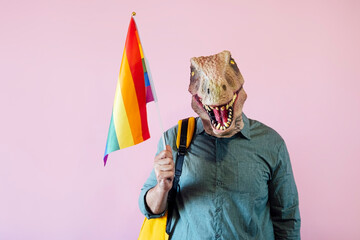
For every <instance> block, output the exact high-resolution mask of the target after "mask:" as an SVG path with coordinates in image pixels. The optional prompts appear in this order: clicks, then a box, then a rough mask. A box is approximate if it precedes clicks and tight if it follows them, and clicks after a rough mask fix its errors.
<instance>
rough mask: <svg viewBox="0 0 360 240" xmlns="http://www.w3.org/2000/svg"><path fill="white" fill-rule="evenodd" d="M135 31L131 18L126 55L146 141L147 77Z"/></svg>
mask: <svg viewBox="0 0 360 240" xmlns="http://www.w3.org/2000/svg"><path fill="white" fill-rule="evenodd" d="M135 31H136V25H135V22H134V19H133V18H131V20H130V25H129V30H128V35H127V38H126V44H125V46H126V56H127V59H128V62H129V66H130V71H131V75H132V78H133V80H134V86H135V90H136V96H137V100H138V105H139V110H140V118H141V128H142V136H143V139H144V141H145V140H146V139H148V138H149V137H150V134H149V128H148V124H147V114H146V92H145V78H144V69H143V65H142V60H141V55H140V49H139V43H138V41H137V38H136V33H135ZM135 144H136V143H135Z"/></svg>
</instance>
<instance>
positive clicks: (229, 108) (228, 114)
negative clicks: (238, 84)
mask: <svg viewBox="0 0 360 240" xmlns="http://www.w3.org/2000/svg"><path fill="white" fill-rule="evenodd" d="M239 91H240V90H239ZM239 91H237V92H236V93H234V95H233V97H232V99H231V100H230V101H229V102H227V103H226V104H224V105H206V104H203V103H202V101H201V99H200V98H199V97H198V96H197V95H196V96H195V98H196V100H197V101H198V102H199V103H201V105H202V107H203V108H204V109H205V111H206V112H207V114H208V116H209V118H210V122H211V125H212V127H213V128H214V129H216V130H220V131H221V130H223V131H224V130H226V129H228V128H229V127H230V126H231V123H232V122H233V116H234V102H235V100H236V98H237V96H238V93H239Z"/></svg>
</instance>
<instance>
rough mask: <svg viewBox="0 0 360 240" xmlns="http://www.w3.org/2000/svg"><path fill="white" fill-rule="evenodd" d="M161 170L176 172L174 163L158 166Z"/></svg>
mask: <svg viewBox="0 0 360 240" xmlns="http://www.w3.org/2000/svg"><path fill="white" fill-rule="evenodd" d="M158 170H159V171H162V172H166V171H172V172H174V166H173V165H161V166H159V167H158Z"/></svg>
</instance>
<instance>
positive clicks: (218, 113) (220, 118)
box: [213, 106, 228, 126]
mask: <svg viewBox="0 0 360 240" xmlns="http://www.w3.org/2000/svg"><path fill="white" fill-rule="evenodd" d="M213 112H214V115H215V119H216V121H217V122H218V123H220V124H221V126H225V123H226V122H227V121H228V119H227V116H228V111H227V110H226V108H225V106H222V107H220V109H219V110H217V109H216V108H214V109H213Z"/></svg>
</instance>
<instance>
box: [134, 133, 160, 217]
mask: <svg viewBox="0 0 360 240" xmlns="http://www.w3.org/2000/svg"><path fill="white" fill-rule="evenodd" d="M162 148H163V147H162V142H161V139H160V141H159V143H158V147H157V152H156V155H157V154H159V153H160V152H161V151H162ZM156 184H157V180H156V176H155V171H154V169H153V170H152V171H151V173H150V176H149V177H148V179H147V180H146V182H145V183H144V185H143V187H142V188H141V192H140V196H139V208H140V211H141V212H142V214H144V215H145V217H146V218H147V219H151V218H158V217H162V216H164V215H165V211H164V212H163V213H161V214H153V213H152V212H151V210H150V209H149V207H148V206H147V204H146V201H145V198H146V194H147V192H148V191H149V190H150V189H152V188H153V187H155V186H156Z"/></svg>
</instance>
